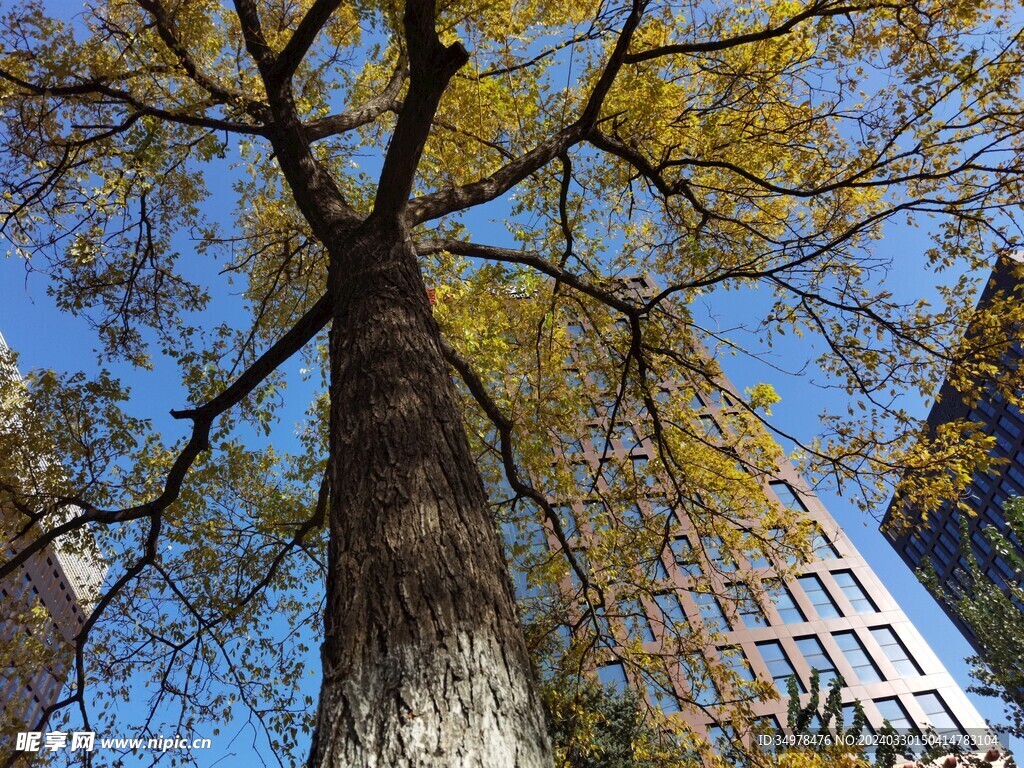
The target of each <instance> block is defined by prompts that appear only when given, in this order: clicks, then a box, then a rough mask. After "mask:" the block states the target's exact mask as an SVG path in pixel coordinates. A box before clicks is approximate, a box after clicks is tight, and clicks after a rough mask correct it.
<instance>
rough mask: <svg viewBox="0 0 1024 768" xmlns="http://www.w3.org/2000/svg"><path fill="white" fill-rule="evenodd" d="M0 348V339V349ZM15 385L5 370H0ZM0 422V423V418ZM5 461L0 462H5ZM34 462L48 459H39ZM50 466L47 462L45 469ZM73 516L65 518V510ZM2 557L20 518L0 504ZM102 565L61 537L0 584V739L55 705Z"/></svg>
mask: <svg viewBox="0 0 1024 768" xmlns="http://www.w3.org/2000/svg"><path fill="white" fill-rule="evenodd" d="M7 349H8V347H7V343H6V341H5V340H4V338H3V336H2V335H0V350H3V351H6V350H7ZM0 375H3V376H4V377H5V378H6V379H7V380H8V381H11V380H15V381H20V375H19V374H18V371H17V370H16V369H15V368H13V366H4V367H3V369H2V370H0ZM0 418H3V416H2V415H0ZM10 460H11V457H0V461H10ZM38 461H40V462H46V463H47V464H49V462H51V461H52V459H51V458H50V457H39V458H38ZM50 466H52V464H50ZM72 513H73V512H72ZM0 516H2V517H0V523H3V525H0V530H3V531H4V533H5V536H4V540H3V542H2V543H0V552H2V553H3V555H2V556H3V557H4V559H7V558H9V557H11V556H12V555H14V554H16V552H17V547H18V544H17V543H12V542H11V541H10V540H9V536H10V531H11V530H12V528H13V527H15V526H17V525H18V524H19V523H20V521H21V520H22V519H23V518H21V517H20V515H18V514H15V513H14V512H13V511H12V510H11V508H10V507H5V506H4V505H3V503H2V500H0ZM105 574H106V566H105V564H104V563H103V561H102V558H101V557H100V556H99V553H98V552H97V551H96V548H95V544H94V543H93V540H92V538H91V536H90V535H89V534H88V532H83V534H82V535H80V536H77V537H74V538H71V537H61V538H60V539H58V540H57V542H56V543H55V546H49V547H47V548H45V549H44V550H43V551H41V552H39V553H38V554H36V555H34V556H33V557H32V558H30V559H29V560H28V561H27V562H26V563H25V564H24V565H23V566H22V567H21V568H20V569H19V570H18V571H17V572H16V573H15V574H13V575H12V576H11V577H10V578H8V579H6V580H5V581H4V582H2V583H0V659H2V662H3V666H4V668H3V669H0V723H2V728H0V734H2V735H3V736H9V735H10V734H11V733H13V732H17V731H19V730H37V729H36V728H35V726H37V725H38V724H39V719H40V717H41V715H42V713H43V712H44V710H45V709H46V708H47V707H48V706H50V705H51V704H53V703H54V702H56V701H57V700H58V697H59V695H60V693H61V689H62V688H63V686H64V682H65V679H66V677H67V673H68V670H69V668H70V666H71V664H72V662H73V655H72V654H73V643H72V641H73V638H74V637H75V635H77V634H78V632H79V631H80V630H81V627H82V625H83V624H84V623H85V621H86V618H87V616H88V615H89V612H90V611H91V610H92V608H93V605H94V603H95V600H96V598H97V595H98V591H99V587H100V585H101V584H102V582H103V578H104V576H105Z"/></svg>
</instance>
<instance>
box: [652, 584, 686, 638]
mask: <svg viewBox="0 0 1024 768" xmlns="http://www.w3.org/2000/svg"><path fill="white" fill-rule="evenodd" d="M654 602H655V604H657V606H658V609H659V610H660V611H661V621H662V623H663V624H664V625H665V628H666V629H671V628H672V627H674V626H676V625H683V624H686V623H687V621H686V613H685V612H684V611H683V605H682V603H680V602H679V596H678V595H676V593H675V592H661V593H659V594H657V595H655V596H654Z"/></svg>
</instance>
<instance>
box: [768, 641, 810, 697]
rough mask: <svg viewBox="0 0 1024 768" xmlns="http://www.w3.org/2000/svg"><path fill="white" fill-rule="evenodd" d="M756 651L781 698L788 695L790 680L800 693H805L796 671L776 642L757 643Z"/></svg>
mask: <svg viewBox="0 0 1024 768" xmlns="http://www.w3.org/2000/svg"><path fill="white" fill-rule="evenodd" d="M757 650H758V652H759V653H760V654H761V658H762V659H763V660H764V663H765V666H766V667H768V674H770V675H771V676H772V680H774V681H775V687H776V688H778V689H779V693H781V694H782V696H783V698H785V697H786V696H787V695H788V690H789V679H790V678H794V679H795V680H796V686H797V688H798V689H799V690H800V692H801V693H806V691H805V689H804V686H803V683H802V682H801V681H800V678H798V677H797V676H796V671H795V670H794V669H793V665H792V664H791V663H790V661H789V657H788V656H787V655H786V651H785V649H784V648H783V647H782V644H781V643H780V642H779V641H778V640H769V641H767V642H764V643H758V644H757Z"/></svg>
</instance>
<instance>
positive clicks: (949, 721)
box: [914, 691, 963, 733]
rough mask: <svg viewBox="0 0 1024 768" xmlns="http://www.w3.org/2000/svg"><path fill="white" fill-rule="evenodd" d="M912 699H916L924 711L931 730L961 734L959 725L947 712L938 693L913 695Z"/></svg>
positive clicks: (947, 709)
mask: <svg viewBox="0 0 1024 768" xmlns="http://www.w3.org/2000/svg"><path fill="white" fill-rule="evenodd" d="M914 698H915V699H917V703H918V705H920V707H921V709H923V710H924V713H925V715H926V716H927V718H928V723H929V724H930V725H931V726H932V728H934V729H935V730H937V731H939V732H943V733H945V732H949V731H956V732H958V733H962V732H963V731H962V729H961V728H960V723H958V722H957V721H956V718H954V717H953V714H952V713H951V712H950V711H949V708H948V707H947V706H946V703H945V702H944V701H943V700H942V697H941V696H939V694H938V693H936V692H935V691H930V692H929V693H915V694H914Z"/></svg>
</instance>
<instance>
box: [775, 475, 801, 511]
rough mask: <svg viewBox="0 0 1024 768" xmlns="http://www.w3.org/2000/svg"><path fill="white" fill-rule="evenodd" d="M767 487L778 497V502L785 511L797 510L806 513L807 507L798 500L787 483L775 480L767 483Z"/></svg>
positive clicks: (795, 493)
mask: <svg viewBox="0 0 1024 768" xmlns="http://www.w3.org/2000/svg"><path fill="white" fill-rule="evenodd" d="M768 486H769V487H770V488H771V489H772V492H773V493H774V494H775V495H776V496H777V497H778V499H779V501H781V502H782V506H784V507H785V508H786V509H798V510H801V511H803V512H806V511H807V507H806V506H804V503H803V502H802V501H801V500H800V497H799V496H798V495H797V492H796V491H795V490H794V489H793V486H791V485H790V484H789V483H787V482H785V481H784V480H776V481H774V482H771V483H768Z"/></svg>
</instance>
